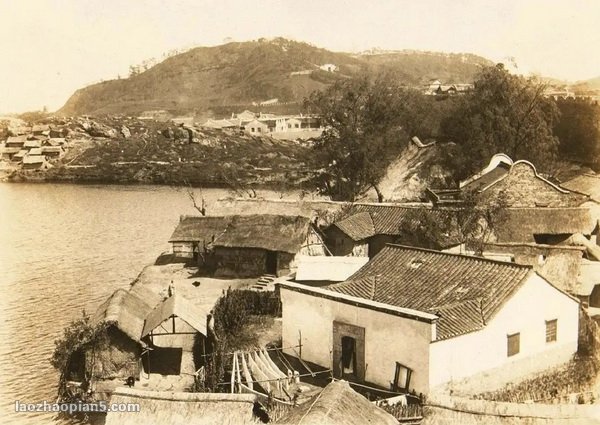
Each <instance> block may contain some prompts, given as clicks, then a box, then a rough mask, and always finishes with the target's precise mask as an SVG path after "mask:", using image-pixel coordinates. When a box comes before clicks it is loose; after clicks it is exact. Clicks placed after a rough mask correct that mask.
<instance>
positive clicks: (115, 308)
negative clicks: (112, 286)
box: [92, 289, 152, 341]
mask: <svg viewBox="0 0 600 425" xmlns="http://www.w3.org/2000/svg"><path fill="white" fill-rule="evenodd" d="M151 310H152V307H151V306H149V305H148V304H146V302H145V301H144V300H142V299H141V298H139V297H138V296H137V295H134V294H133V293H132V292H130V291H126V290H125V289H117V290H116V291H115V292H113V293H112V295H111V296H110V297H108V299H107V300H106V301H105V302H103V303H102V304H101V305H100V307H98V310H97V311H96V314H95V315H94V317H93V318H92V322H93V323H95V324H96V323H101V322H105V323H109V324H113V325H115V326H116V327H117V328H118V329H120V330H121V331H123V332H124V333H125V334H126V335H127V336H129V337H130V338H131V339H132V340H134V341H139V340H140V338H141V335H142V329H143V328H144V319H145V318H146V316H147V315H148V313H150V311H151Z"/></svg>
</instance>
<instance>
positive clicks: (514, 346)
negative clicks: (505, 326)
mask: <svg viewBox="0 0 600 425" xmlns="http://www.w3.org/2000/svg"><path fill="white" fill-rule="evenodd" d="M506 342H507V344H506V355H507V356H508V357H510V356H514V355H515V354H519V351H520V349H521V334H520V333H516V334H512V335H508V336H507V337H506Z"/></svg>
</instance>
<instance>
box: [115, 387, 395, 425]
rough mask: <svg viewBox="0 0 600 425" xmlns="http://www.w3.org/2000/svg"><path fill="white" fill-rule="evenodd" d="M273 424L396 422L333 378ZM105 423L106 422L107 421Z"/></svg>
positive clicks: (321, 424)
mask: <svg viewBox="0 0 600 425" xmlns="http://www.w3.org/2000/svg"><path fill="white" fill-rule="evenodd" d="M276 423H278V424H288V425H293V424H294V425H334V424H335V425H341V424H344V425H354V424H356V425H365V424H377V425H397V424H398V421H397V420H396V418H394V417H393V416H392V415H390V414H389V413H387V412H385V411H383V410H382V409H380V408H379V407H377V406H375V405H374V404H373V403H371V402H369V401H368V400H367V399H366V398H364V397H363V396H362V395H360V394H359V393H357V392H356V391H354V390H353V389H352V388H350V385H349V384H348V383H347V382H346V381H334V382H332V383H330V384H329V385H327V386H326V387H325V388H324V389H323V391H321V392H320V393H319V394H317V395H316V396H315V397H314V398H313V399H312V400H309V401H307V402H306V403H303V404H301V405H300V406H298V407H297V408H295V409H293V410H291V411H290V412H289V413H288V414H287V415H285V416H284V417H282V418H281V419H279V420H278V421H277V422H276ZM107 425H109V424H108V423H107Z"/></svg>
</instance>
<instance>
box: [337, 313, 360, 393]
mask: <svg viewBox="0 0 600 425" xmlns="http://www.w3.org/2000/svg"><path fill="white" fill-rule="evenodd" d="M332 348H333V365H332V367H333V376H335V377H336V378H344V379H348V380H350V381H355V382H361V381H364V379H365V328H362V327H360V326H354V325H350V324H347V323H341V322H336V321H334V322H333V347H332Z"/></svg>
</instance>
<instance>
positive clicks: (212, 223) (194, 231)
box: [169, 215, 231, 263]
mask: <svg viewBox="0 0 600 425" xmlns="http://www.w3.org/2000/svg"><path fill="white" fill-rule="evenodd" d="M230 221H231V217H216V216H215V217H212V216H185V215H182V216H181V217H180V218H179V224H178V225H177V227H176V228H175V230H174V231H173V234H172V235H171V238H170V239H169V242H170V243H171V244H172V246H173V254H174V256H175V257H177V258H181V259H193V260H194V262H195V263H196V262H198V260H199V259H200V257H201V255H202V254H203V253H204V252H205V250H206V248H208V246H209V245H210V244H211V243H212V242H214V240H215V239H216V238H217V237H219V236H220V235H221V234H222V233H223V232H225V229H226V228H227V225H228V224H229V222H230Z"/></svg>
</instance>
